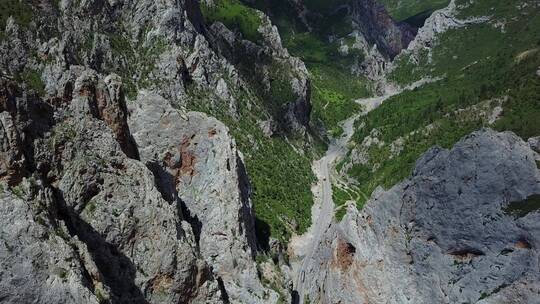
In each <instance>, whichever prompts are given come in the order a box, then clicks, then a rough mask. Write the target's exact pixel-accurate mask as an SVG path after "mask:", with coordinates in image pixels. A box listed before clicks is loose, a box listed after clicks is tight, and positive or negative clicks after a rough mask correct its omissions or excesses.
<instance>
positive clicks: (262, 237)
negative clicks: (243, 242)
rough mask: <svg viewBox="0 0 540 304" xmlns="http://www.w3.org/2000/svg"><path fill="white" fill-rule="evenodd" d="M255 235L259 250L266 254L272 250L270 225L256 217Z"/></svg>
mask: <svg viewBox="0 0 540 304" xmlns="http://www.w3.org/2000/svg"><path fill="white" fill-rule="evenodd" d="M255 233H256V234H257V244H258V246H259V249H260V250H262V251H265V252H268V251H269V250H270V225H268V223H267V222H265V221H264V220H262V219H260V218H258V217H255Z"/></svg>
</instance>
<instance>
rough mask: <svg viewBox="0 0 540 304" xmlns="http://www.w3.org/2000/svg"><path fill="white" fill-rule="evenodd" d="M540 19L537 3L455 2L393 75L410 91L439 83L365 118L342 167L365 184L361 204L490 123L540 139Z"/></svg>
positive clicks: (436, 17) (428, 25)
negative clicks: (430, 154)
mask: <svg viewBox="0 0 540 304" xmlns="http://www.w3.org/2000/svg"><path fill="white" fill-rule="evenodd" d="M486 12H489V14H486ZM537 17H538V3H537V2H535V1H529V2H528V1H525V2H524V3H522V4H521V5H515V4H514V3H497V4H493V3H490V2H487V1H475V2H470V3H469V2H467V1H452V2H451V4H450V5H449V6H448V7H447V8H445V9H443V10H440V11H437V12H436V13H434V14H433V15H432V16H431V17H430V18H429V19H428V20H427V22H426V25H425V26H424V27H423V28H422V29H420V30H419V33H418V36H417V37H416V38H415V40H414V41H413V42H412V43H411V44H410V45H409V47H408V49H407V50H406V51H404V52H403V53H402V54H401V55H399V56H398V57H397V58H396V60H395V61H394V62H393V64H392V67H391V68H390V69H389V70H388V77H389V78H390V80H391V81H393V82H395V83H397V84H398V85H401V86H402V87H404V86H406V85H407V84H410V83H413V82H415V81H418V80H422V79H424V80H431V82H429V83H427V84H425V85H423V86H421V87H418V88H415V89H414V90H405V91H404V92H403V93H401V94H397V95H395V96H392V97H390V98H389V99H388V100H386V101H385V102H384V103H383V104H382V106H380V107H379V108H377V109H375V110H374V111H372V112H370V113H369V114H368V115H366V116H365V117H362V118H361V119H359V120H357V122H356V129H357V131H356V134H355V135H354V137H353V141H352V142H351V144H352V145H353V146H354V148H353V149H352V150H351V152H350V154H349V156H348V157H347V159H346V160H345V161H344V162H342V163H341V164H340V165H339V166H338V168H339V169H340V171H341V172H342V173H343V174H347V175H349V176H351V177H352V178H353V179H354V180H355V181H357V182H356V185H357V187H358V188H357V189H356V190H357V192H358V193H361V195H360V197H361V199H359V205H361V204H363V202H365V200H366V199H367V197H369V196H370V194H371V192H372V191H373V190H374V189H375V188H376V187H377V186H379V185H382V186H383V187H385V188H389V187H391V186H393V185H395V184H396V183H397V182H399V181H400V180H402V179H403V178H405V177H406V176H407V175H408V174H409V172H410V170H411V169H412V167H413V166H414V163H415V161H416V159H417V158H418V157H419V156H420V154H421V153H423V152H424V151H426V150H427V149H428V148H429V147H431V146H433V145H440V146H443V147H446V148H449V147H451V146H452V145H453V144H454V143H455V142H456V141H457V140H459V139H460V138H461V137H463V136H464V135H466V134H468V133H470V132H472V131H474V130H477V129H479V128H481V127H482V126H492V127H494V128H496V129H498V130H501V131H502V130H512V131H515V132H516V133H517V134H518V135H520V136H521V137H522V138H524V139H528V138H529V137H533V136H538V135H539V134H540V129H538V124H537V123H535V121H536V117H538V114H539V113H540V112H539V110H540V105H539V104H538V100H539V96H538V92H540V90H539V89H538V88H539V85H540V78H539V77H538V75H537V70H538V66H540V61H539V60H540V57H539V56H538V55H539V54H538V52H537V49H538V41H537V37H538V33H539V32H540V24H539V23H538V20H539V19H538V18H537Z"/></svg>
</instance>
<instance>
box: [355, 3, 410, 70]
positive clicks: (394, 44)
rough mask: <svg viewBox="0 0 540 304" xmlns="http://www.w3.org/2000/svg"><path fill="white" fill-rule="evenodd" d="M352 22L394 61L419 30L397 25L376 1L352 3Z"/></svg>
mask: <svg viewBox="0 0 540 304" xmlns="http://www.w3.org/2000/svg"><path fill="white" fill-rule="evenodd" d="M351 9H352V20H353V21H354V23H355V25H356V26H357V27H358V29H359V30H360V31H361V32H362V33H363V35H364V37H365V38H366V40H367V41H368V42H369V43H371V44H375V45H377V48H378V49H379V51H380V52H381V53H382V54H383V55H385V56H386V57H387V58H390V59H393V58H394V57H396V56H397V55H398V54H399V53H400V52H401V50H403V49H406V48H407V46H408V45H409V43H410V42H411V41H412V40H413V39H414V37H415V35H416V31H417V29H415V28H413V27H411V26H410V25H408V24H406V23H396V22H395V21H394V20H393V19H392V17H390V15H389V14H388V12H387V11H386V9H385V8H384V6H383V5H382V4H379V3H377V2H376V1H374V0H356V1H352V2H351Z"/></svg>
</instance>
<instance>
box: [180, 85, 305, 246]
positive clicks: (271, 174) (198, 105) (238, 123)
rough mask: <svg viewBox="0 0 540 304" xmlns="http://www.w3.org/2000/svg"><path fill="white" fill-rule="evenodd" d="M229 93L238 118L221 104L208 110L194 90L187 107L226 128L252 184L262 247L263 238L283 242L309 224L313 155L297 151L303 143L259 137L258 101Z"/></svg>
mask: <svg viewBox="0 0 540 304" xmlns="http://www.w3.org/2000/svg"><path fill="white" fill-rule="evenodd" d="M234 93H236V95H237V96H235V97H236V99H237V100H238V101H239V104H238V106H239V107H238V111H239V120H234V119H231V117H230V116H229V114H228V113H227V109H226V108H224V107H223V104H222V103H220V104H218V105H216V106H211V105H210V103H209V102H208V100H209V99H210V98H211V97H210V96H204V95H200V96H197V91H196V90H193V91H191V92H190V95H191V96H192V97H193V98H194V99H193V100H192V101H190V102H189V103H188V107H189V108H190V109H192V110H196V111H201V112H205V113H208V114H210V115H212V116H215V117H216V118H218V119H219V120H221V121H223V122H224V123H225V124H226V125H227V126H228V127H229V128H230V130H231V133H232V134H233V136H234V138H235V139H236V141H237V143H238V147H239V149H240V151H242V152H243V153H244V160H245V165H246V169H247V172H248V174H249V178H250V182H251V185H252V190H253V193H252V199H253V204H254V209H255V215H256V223H255V224H256V228H257V237H258V239H259V241H260V243H261V244H263V245H264V244H268V239H269V237H273V238H275V239H277V240H279V241H281V242H283V243H286V242H287V241H288V239H289V238H290V236H291V235H292V234H293V233H303V232H305V231H306V230H307V228H308V227H309V226H310V225H311V206H312V205H313V198H312V194H311V185H312V184H313V183H314V182H315V176H314V175H313V172H312V171H311V162H312V159H313V156H314V155H312V154H303V153H302V152H299V151H300V150H301V145H302V143H303V141H304V140H303V139H299V140H295V139H294V138H284V137H271V138H268V137H265V136H264V135H263V134H262V131H261V129H260V127H259V126H258V124H257V121H260V120H261V119H262V118H263V117H262V114H263V113H264V110H262V109H261V108H259V107H265V106H266V105H265V104H264V102H263V101H262V100H260V99H259V98H258V97H257V96H253V95H250V94H248V93H247V92H243V91H241V92H234ZM247 100H250V101H251V102H253V101H259V102H258V103H256V104H254V105H253V106H254V107H256V108H255V109H254V108H248V107H247V106H246V105H247Z"/></svg>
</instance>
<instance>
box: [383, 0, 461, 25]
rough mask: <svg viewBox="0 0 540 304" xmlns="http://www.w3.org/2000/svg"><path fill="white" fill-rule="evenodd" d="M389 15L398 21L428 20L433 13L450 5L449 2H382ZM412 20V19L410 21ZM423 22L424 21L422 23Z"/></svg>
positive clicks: (421, 0) (417, 0)
mask: <svg viewBox="0 0 540 304" xmlns="http://www.w3.org/2000/svg"><path fill="white" fill-rule="evenodd" d="M380 2H381V3H382V4H384V6H385V7H386V9H387V10H388V13H390V15H391V16H392V18H394V19H395V20H397V21H406V20H407V19H408V20H407V21H411V20H414V17H416V18H418V16H424V20H425V18H427V17H428V16H429V15H430V14H431V13H432V12H433V11H435V10H437V9H440V8H443V7H445V6H447V5H448V3H449V2H450V1H449V0H415V1H404V0H381V1H380ZM409 18H411V19H409ZM422 22H423V21H422Z"/></svg>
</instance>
